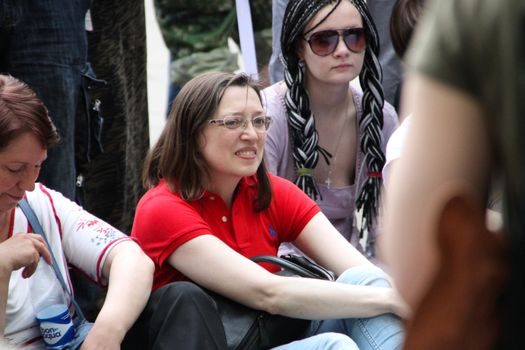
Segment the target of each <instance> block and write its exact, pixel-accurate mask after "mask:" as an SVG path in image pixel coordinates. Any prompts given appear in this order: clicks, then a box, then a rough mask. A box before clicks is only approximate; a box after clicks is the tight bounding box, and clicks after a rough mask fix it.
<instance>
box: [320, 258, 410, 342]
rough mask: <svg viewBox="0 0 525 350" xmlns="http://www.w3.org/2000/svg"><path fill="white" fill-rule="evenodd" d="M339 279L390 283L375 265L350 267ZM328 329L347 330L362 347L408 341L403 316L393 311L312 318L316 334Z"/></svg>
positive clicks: (364, 283)
mask: <svg viewBox="0 0 525 350" xmlns="http://www.w3.org/2000/svg"><path fill="white" fill-rule="evenodd" d="M337 283H346V284H354V285H367V286H376V287H390V284H389V282H388V278H387V275H386V274H385V273H384V272H383V271H382V270H381V269H380V268H378V267H375V266H358V267H354V268H351V269H348V270H347V271H345V272H344V273H343V274H341V276H339V278H338V279H337ZM325 332H337V333H343V334H346V335H348V336H349V337H350V338H352V340H353V341H354V342H355V343H356V344H357V346H358V347H359V349H361V350H369V349H374V350H386V349H401V348H402V346H403V341H404V330H403V325H402V323H401V320H400V319H399V317H397V316H395V315H393V314H383V315H379V316H375V317H369V318H347V319H338V320H324V321H313V322H312V326H311V333H312V334H320V333H325Z"/></svg>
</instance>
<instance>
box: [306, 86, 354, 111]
mask: <svg viewBox="0 0 525 350" xmlns="http://www.w3.org/2000/svg"><path fill="white" fill-rule="evenodd" d="M306 89H307V91H308V97H309V99H310V110H311V111H312V112H313V113H314V115H316V113H315V111H323V113H322V114H323V116H326V117H329V116H330V115H335V116H337V115H338V114H339V112H340V111H341V106H347V105H348V103H350V104H353V99H352V98H351V93H350V92H349V85H348V84H340V85H328V84H323V86H319V85H316V84H308V83H307V85H306ZM349 99H352V101H349Z"/></svg>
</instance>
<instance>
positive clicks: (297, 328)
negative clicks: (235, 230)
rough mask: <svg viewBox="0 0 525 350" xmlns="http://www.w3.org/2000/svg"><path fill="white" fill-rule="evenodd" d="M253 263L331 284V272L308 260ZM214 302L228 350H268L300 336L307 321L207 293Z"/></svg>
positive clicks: (264, 258) (273, 258) (296, 258)
mask: <svg viewBox="0 0 525 350" xmlns="http://www.w3.org/2000/svg"><path fill="white" fill-rule="evenodd" d="M251 260H253V261H255V262H264V263H270V264H275V265H278V266H280V267H281V271H280V272H278V274H283V275H297V276H301V277H306V278H318V279H323V280H328V281H334V280H335V278H336V276H335V274H334V273H333V272H332V271H329V270H327V269H325V268H324V267H322V266H320V265H318V264H316V263H315V262H314V261H312V260H311V259H309V258H306V257H303V256H299V255H292V254H289V255H284V256H281V257H276V256H271V255H258V256H255V257H252V258H251ZM208 292H209V294H210V296H211V297H212V298H213V299H214V300H215V303H216V304H217V309H218V311H219V314H220V316H221V321H222V324H223V326H224V332H225V334H226V342H227V344H228V350H259V349H269V348H272V347H275V346H279V345H282V344H286V343H289V342H292V341H294V340H297V339H301V338H303V337H304V335H305V332H306V330H307V329H308V326H309V325H310V322H311V321H310V320H303V319H295V318H290V317H286V316H281V315H272V314H269V313H267V312H265V311H261V310H255V309H252V308H249V307H247V306H244V305H242V304H239V303H237V302H236V301H233V300H231V299H228V298H225V297H223V296H221V295H219V294H217V293H214V292H211V291H208Z"/></svg>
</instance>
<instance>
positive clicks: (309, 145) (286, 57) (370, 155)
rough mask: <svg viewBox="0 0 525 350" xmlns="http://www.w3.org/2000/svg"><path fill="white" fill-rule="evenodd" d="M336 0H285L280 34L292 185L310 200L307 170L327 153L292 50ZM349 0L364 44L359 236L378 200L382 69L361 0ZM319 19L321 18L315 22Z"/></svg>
mask: <svg viewBox="0 0 525 350" xmlns="http://www.w3.org/2000/svg"><path fill="white" fill-rule="evenodd" d="M341 1H344V0H290V2H289V3H288V6H287V7H286V11H285V14H284V19H283V27H282V33H281V48H282V59H283V63H284V67H285V73H284V74H285V76H284V79H285V82H286V85H287V87H288V92H287V94H286V100H285V104H286V109H287V112H288V125H289V128H290V134H291V137H292V140H293V146H294V151H293V159H294V163H295V167H296V169H297V178H296V179H295V183H296V184H297V185H298V186H299V187H300V188H301V189H302V190H303V191H304V192H305V193H306V194H308V196H310V197H311V198H313V199H317V198H318V196H319V191H318V189H317V185H316V182H315V179H314V177H313V169H314V168H315V167H316V165H317V162H318V160H319V153H321V155H322V156H323V157H325V158H326V160H327V162H329V159H330V158H331V155H330V153H328V152H327V151H326V150H324V149H323V148H322V147H320V146H319V145H318V140H319V136H318V134H317V131H316V128H315V120H314V116H313V114H312V112H311V110H310V100H309V98H308V92H307V91H306V89H305V86H304V71H303V69H304V67H302V62H300V60H299V56H298V54H297V52H298V48H299V45H301V43H302V39H303V36H304V28H305V27H306V25H307V24H308V22H309V21H310V20H311V19H312V18H313V17H314V16H315V15H316V14H317V12H318V11H319V10H320V9H322V8H323V7H325V6H326V5H329V4H332V3H335V6H334V8H333V9H332V11H333V10H335V8H337V6H339V4H340V3H341ZM349 1H350V2H351V3H352V4H353V5H354V6H355V7H356V8H357V10H358V11H359V13H360V15H361V17H362V20H363V26H364V28H365V35H366V42H367V45H366V49H365V56H364V62H363V69H362V70H361V72H360V74H359V81H360V83H361V87H362V88H363V100H362V110H363V116H362V117H361V119H360V120H359V128H360V134H361V139H360V145H361V149H362V150H363V153H364V155H365V163H366V166H367V169H368V178H367V179H366V182H365V184H364V185H363V187H362V188H361V189H360V192H359V195H358V196H357V199H356V209H357V210H361V209H362V217H363V220H364V221H363V225H362V227H361V234H362V233H363V230H364V229H365V228H366V229H367V230H370V229H371V228H372V227H373V225H374V221H375V219H376V216H377V211H378V207H379V202H380V192H381V186H382V178H381V170H382V168H383V165H384V163H385V156H384V154H383V151H382V149H381V129H382V128H383V104H384V97H383V89H382V87H381V80H382V71H381V66H380V64H379V60H378V58H377V56H378V54H379V38H378V35H377V30H376V27H375V24H374V22H373V20H372V18H371V16H370V13H369V11H368V7H367V6H366V3H365V1H364V0H349ZM332 11H331V12H330V13H329V14H327V16H326V17H325V19H326V18H327V17H328V16H329V15H330V14H331V13H332ZM323 21H324V19H323V20H321V21H320V22H319V23H318V24H317V25H319V24H320V23H322V22H323Z"/></svg>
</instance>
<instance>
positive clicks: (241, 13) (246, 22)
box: [235, 0, 259, 80]
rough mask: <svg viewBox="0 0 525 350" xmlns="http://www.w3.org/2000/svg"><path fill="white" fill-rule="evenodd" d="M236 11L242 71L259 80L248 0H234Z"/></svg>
mask: <svg viewBox="0 0 525 350" xmlns="http://www.w3.org/2000/svg"><path fill="white" fill-rule="evenodd" d="M235 7H236V10H237V25H238V28H239V38H240V41H241V55H242V60H243V63H244V71H245V72H246V73H247V74H249V75H250V76H251V77H252V78H253V79H256V80H259V73H258V71H257V56H256V55H255V41H254V39H253V25H252V14H251V11H250V1H249V0H235Z"/></svg>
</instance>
